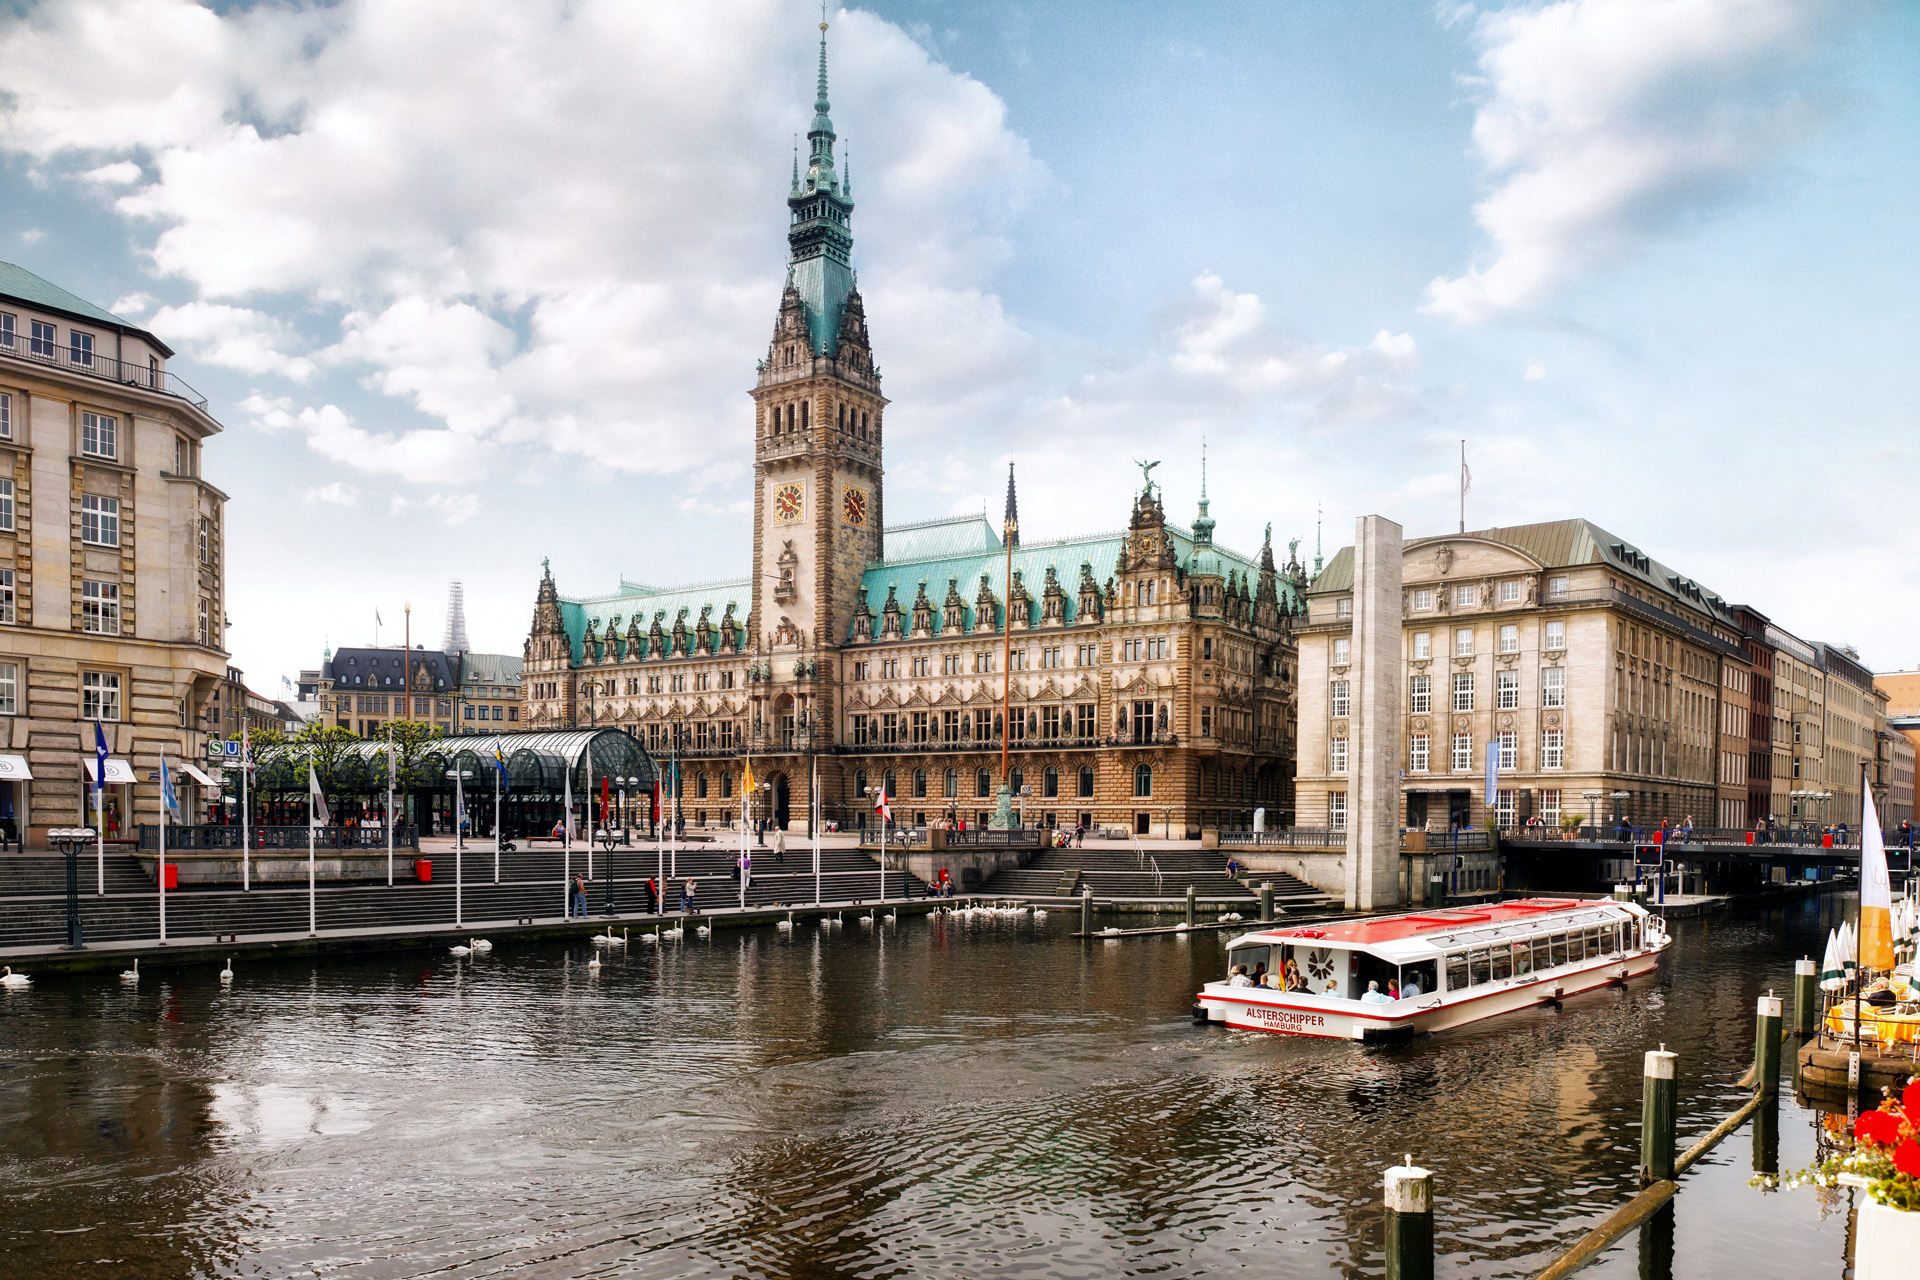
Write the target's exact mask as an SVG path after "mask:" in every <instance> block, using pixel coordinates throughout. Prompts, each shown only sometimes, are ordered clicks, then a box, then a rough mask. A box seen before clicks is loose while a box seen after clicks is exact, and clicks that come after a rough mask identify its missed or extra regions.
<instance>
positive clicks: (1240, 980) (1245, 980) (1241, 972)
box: [1227, 964, 1253, 987]
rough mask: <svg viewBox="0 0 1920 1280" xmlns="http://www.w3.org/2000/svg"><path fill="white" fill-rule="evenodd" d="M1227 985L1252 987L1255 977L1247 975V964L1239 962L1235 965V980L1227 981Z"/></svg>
mask: <svg viewBox="0 0 1920 1280" xmlns="http://www.w3.org/2000/svg"><path fill="white" fill-rule="evenodd" d="M1227 985H1228V986H1230V987H1250V986H1252V985H1253V979H1252V978H1249V977H1248V976H1247V966H1245V965H1243V964H1237V965H1235V966H1233V980H1232V981H1231V982H1229V983H1227Z"/></svg>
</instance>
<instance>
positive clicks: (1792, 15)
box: [1425, 0, 1834, 324]
mask: <svg viewBox="0 0 1920 1280" xmlns="http://www.w3.org/2000/svg"><path fill="white" fill-rule="evenodd" d="M1833 11H1834V5H1833V4H1832V3H1831V0H1559V2H1558V3H1554V4H1548V5H1544V6H1537V7H1536V6H1517V7H1514V8H1511V9H1501V10H1497V11H1493V12H1488V13H1483V14H1481V15H1480V18H1479V22H1478V26H1477V29H1476V34H1477V37H1478V40H1479V42H1480V45H1481V48H1482V52H1481V56H1480V76H1479V78H1478V80H1477V81H1476V82H1475V83H1476V87H1477V88H1478V89H1479V91H1480V92H1481V94H1482V95H1483V96H1482V101H1481V104H1480V107H1479V110H1478V112H1477V114H1476V116H1475V119H1474V125H1473V140H1474V149H1475V151H1476V152H1477V153H1478V155H1479V158H1480V162H1481V165H1482V168H1483V171H1484V174H1485V176H1486V178H1487V180H1488V182H1489V183H1490V187H1489V190H1488V192H1487V194H1486V196H1485V197H1484V198H1483V199H1482V200H1481V201H1480V202H1479V203H1478V204H1476V205H1475V206H1474V218H1475V220H1476V221H1477V222H1478V223H1479V224H1480V226H1481V228H1482V229H1483V230H1484V231H1485V232H1486V233H1487V236H1488V238H1489V240H1490V241H1491V249H1490V254H1489V256H1488V259H1487V261H1486V262H1485V263H1484V264H1483V265H1476V266H1474V267H1472V268H1470V269H1469V270H1468V271H1466V272H1465V273H1464V274H1463V275H1460V276H1457V277H1455V278H1452V279H1446V278H1441V279H1436V280H1435V281H1434V282H1433V283H1432V284H1431V285H1430V286H1428V290H1427V302H1426V307H1425V309H1426V310H1427V311H1429V312H1433V313H1436V314H1439V315H1444V316H1449V317H1452V318H1453V319H1455V320H1457V321H1460V322H1462V323H1466V324H1475V323H1479V322H1482V321H1485V320H1489V319H1492V318H1494V317H1496V316H1499V315H1502V314H1505V313H1509V312H1513V311H1518V310H1523V309H1526V308H1528V307H1531V306H1534V305H1535V304H1537V303H1538V302H1540V301H1541V300H1542V299H1543V298H1544V297H1546V296H1547V295H1548V294H1550V293H1551V292H1552V291H1553V290H1555V289H1556V288H1558V287H1559V286H1561V285H1563V284H1566V283H1567V282H1568V281H1570V280H1572V279H1574V278H1575V277H1577V276H1579V275H1580V274H1582V273H1583V272H1585V271H1586V270H1588V269H1590V268H1592V267H1595V266H1598V265H1601V264H1604V263H1607V262H1609V261H1613V260H1616V259H1618V258H1620V257H1622V256H1624V255H1626V254H1628V253H1630V252H1632V251H1633V250H1634V249H1635V248H1636V247H1638V246H1639V245H1641V244H1643V243H1645V242H1647V241H1648V240H1650V239H1653V238H1655V237H1658V236H1660V235H1663V234H1667V233H1670V232H1671V231H1672V230H1673V229H1674V228H1675V227H1676V226H1678V225H1679V224H1681V223H1682V222H1683V221H1684V220H1685V219H1686V218H1687V217H1688V216H1689V215H1694V214H1697V213H1698V212H1699V211H1701V210H1702V209H1704V208H1708V207H1710V206H1711V205H1712V204H1714V203H1715V202H1717V201H1719V200H1722V199H1724V198H1725V197H1726V196H1727V195H1728V194H1729V193H1731V192H1733V191H1735V190H1737V189H1738V188H1739V187H1740V186H1741V184H1742V183H1744V182H1746V181H1748V180H1749V179H1751V178H1752V177H1753V176H1754V175H1755V174H1756V173H1758V172H1759V171H1760V170H1761V169H1762V168H1763V167H1764V166H1765V165H1766V164H1767V163H1768V162H1769V161H1771V160H1773V159H1774V158H1775V157H1776V156H1777V155H1778V154H1779V153H1780V152H1781V151H1782V150H1783V149H1784V148H1786V147H1788V146H1790V145H1792V144H1793V143H1795V142H1797V141H1798V140H1800V139H1801V138H1802V137H1804V136H1806V134H1807V133H1808V132H1809V130H1810V129H1811V128H1812V127H1813V126H1814V125H1815V124H1816V123H1817V121H1818V118H1819V115H1820V112H1819V110H1818V108H1817V106H1816V104H1815V103H1814V102H1813V100H1812V99H1811V97H1810V96H1809V95H1808V94H1807V93H1806V92H1805V90H1804V84H1803V81H1802V80H1800V79H1798V78H1796V77H1795V75H1794V74H1793V73H1795V72H1797V71H1799V70H1800V69H1802V67H1803V66H1804V64H1805V62H1806V61H1807V59H1808V57H1809V56H1810V55H1811V54H1812V53H1813V52H1814V50H1815V47H1816V45H1817V44H1818V42H1819V38H1820V36H1821V34H1822V32H1823V30H1824V28H1825V26H1826V19H1827V15H1829V14H1830V13H1832V12H1833Z"/></svg>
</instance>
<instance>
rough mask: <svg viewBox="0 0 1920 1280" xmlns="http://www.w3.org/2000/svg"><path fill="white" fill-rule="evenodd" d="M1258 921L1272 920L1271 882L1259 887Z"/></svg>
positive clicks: (1409, 895) (1410, 895)
mask: <svg viewBox="0 0 1920 1280" xmlns="http://www.w3.org/2000/svg"><path fill="white" fill-rule="evenodd" d="M1407 896H1408V897H1412V896H1413V895H1412V894H1408V895H1407ZM1260 919H1261V920H1262V921H1263V922H1264V921H1268V920H1271V919H1273V881H1271V880H1269V881H1266V882H1265V883H1263V884H1262V885H1261V886H1260Z"/></svg>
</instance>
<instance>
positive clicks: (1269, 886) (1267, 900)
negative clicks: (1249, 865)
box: [1260, 880, 1273, 923]
mask: <svg viewBox="0 0 1920 1280" xmlns="http://www.w3.org/2000/svg"><path fill="white" fill-rule="evenodd" d="M1271 919H1273V881H1271V880H1269V881H1267V882H1266V883H1265V884H1262V885H1261V886H1260V920H1261V922H1262V923H1265V922H1266V921H1268V920H1271Z"/></svg>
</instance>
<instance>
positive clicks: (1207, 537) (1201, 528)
mask: <svg viewBox="0 0 1920 1280" xmlns="http://www.w3.org/2000/svg"><path fill="white" fill-rule="evenodd" d="M1213 525H1214V520H1213V517H1212V516H1210V515H1208V514H1207V442H1206V439H1205V438H1204V437H1203V438H1202V439H1201V441H1200V514H1199V515H1197V516H1195V517H1194V519H1193V540H1194V541H1195V542H1204V543H1206V544H1208V545H1209V546H1211V545H1212V543H1213Z"/></svg>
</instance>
